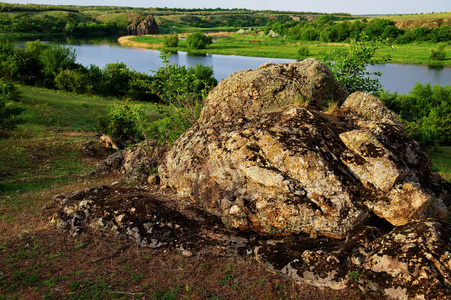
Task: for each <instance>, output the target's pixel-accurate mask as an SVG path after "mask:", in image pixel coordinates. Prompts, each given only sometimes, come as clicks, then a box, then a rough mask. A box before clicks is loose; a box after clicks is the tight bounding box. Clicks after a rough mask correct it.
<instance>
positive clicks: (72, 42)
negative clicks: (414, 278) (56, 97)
mask: <svg viewBox="0 0 451 300" xmlns="http://www.w3.org/2000/svg"><path fill="white" fill-rule="evenodd" d="M41 40H46V41H49V39H48V37H46V38H45V39H44V38H43V39H41ZM50 41H51V42H55V43H60V44H62V45H69V46H71V47H72V48H73V49H75V51H76V54H77V62H78V63H81V64H83V65H85V66H89V65H90V64H93V65H97V66H99V67H100V68H103V67H105V66H106V64H108V63H112V62H123V63H125V64H126V65H128V66H129V67H130V68H131V69H134V70H136V71H139V72H146V73H149V72H150V71H151V70H157V69H158V68H159V67H161V66H163V63H162V60H161V58H160V57H159V56H160V52H159V51H156V50H148V49H135V48H126V47H121V46H120V45H119V44H118V43H117V41H116V38H115V37H108V38H100V39H98V38H96V39H79V38H73V37H53V38H52V40H50ZM14 42H15V44H16V45H17V46H22V47H24V45H25V43H26V41H25V40H22V41H18V40H15V41H14ZM168 58H169V62H170V63H177V64H180V65H186V66H188V67H190V66H195V65H196V64H203V65H207V66H213V70H214V76H215V77H216V78H217V79H218V80H222V79H224V78H227V77H228V76H230V75H231V74H232V73H234V72H238V71H240V70H246V69H256V68H258V67H259V66H260V65H263V64H265V63H267V62H273V63H283V62H293V61H295V60H292V59H278V58H265V57H246V56H235V55H216V54H206V55H204V56H192V55H188V54H187V53H186V52H180V51H179V52H178V53H176V54H171V55H169V57H168ZM368 71H370V72H381V73H382V77H379V80H380V82H381V84H382V86H383V88H384V89H385V90H389V91H391V92H395V91H398V92H399V93H408V92H409V91H411V90H412V88H413V87H414V86H415V83H416V82H421V83H431V84H440V85H451V68H450V67H444V68H430V67H428V66H419V65H405V64H382V65H375V66H370V67H369V68H368Z"/></svg>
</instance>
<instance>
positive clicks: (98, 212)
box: [52, 185, 451, 299]
mask: <svg viewBox="0 0 451 300" xmlns="http://www.w3.org/2000/svg"><path fill="white" fill-rule="evenodd" d="M154 188H155V186H130V185H129V186H126V187H121V186H119V185H116V186H115V187H108V186H101V187H97V188H92V189H86V190H83V191H77V192H74V193H72V194H60V195H57V196H55V197H54V199H53V201H54V203H55V204H57V205H58V206H60V209H59V211H58V212H57V213H56V214H55V215H54V216H53V218H52V222H54V223H55V224H56V226H57V227H58V228H59V229H61V230H65V231H68V232H69V233H70V234H71V235H73V236H77V235H79V234H81V233H83V232H86V231H89V230H92V229H94V232H98V231H99V230H100V231H101V232H102V233H104V234H107V235H111V234H113V235H117V236H120V237H124V238H127V239H130V240H132V241H134V242H136V243H137V244H138V245H140V246H142V247H147V248H160V249H170V250H176V251H180V253H181V254H182V255H185V256H193V255H200V256H202V255H206V256H211V255H213V254H214V255H219V256H223V255H224V254H225V253H230V254H233V255H239V256H241V257H244V258H245V259H255V260H256V261H257V262H259V263H261V264H263V265H264V266H265V267H266V268H268V269H270V270H272V271H274V272H278V273H281V274H283V275H285V276H287V277H289V278H291V279H292V280H293V281H295V282H298V283H307V284H310V285H313V286H317V287H321V288H331V289H336V290H342V289H350V288H355V289H360V290H361V291H362V294H364V295H365V299H450V298H451V297H450V296H449V295H451V278H450V274H451V242H450V240H449V237H450V236H451V225H450V224H449V223H447V222H443V221H437V220H433V219H427V220H418V221H412V222H409V223H408V224H407V225H404V226H399V227H396V228H395V229H393V230H392V229H391V228H390V226H381V224H376V223H374V224H369V225H368V226H359V227H357V228H354V229H353V230H352V231H350V232H349V233H348V235H347V238H346V239H344V240H336V239H329V238H324V237H318V238H312V237H309V236H308V235H296V236H289V237H284V238H280V237H273V238H272V239H271V238H268V237H267V236H259V235H256V234H253V233H248V234H246V235H241V236H239V235H236V232H234V231H230V230H227V229H226V228H225V227H224V225H223V224H221V221H220V219H219V218H217V217H215V216H212V215H210V214H208V213H206V212H205V211H202V210H199V209H196V207H195V206H193V205H189V204H188V205H186V204H184V203H182V202H181V201H178V200H179V199H177V198H175V197H174V195H173V194H171V193H162V192H161V190H160V191H157V190H155V189H154ZM376 225H377V227H376ZM371 295H375V297H370V296H371ZM376 295H377V297H376ZM381 297H382V298H381Z"/></svg>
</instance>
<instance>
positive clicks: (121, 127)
mask: <svg viewBox="0 0 451 300" xmlns="http://www.w3.org/2000/svg"><path fill="white" fill-rule="evenodd" d="M143 114H145V112H144V110H143V109H142V108H140V107H139V106H138V105H136V104H130V103H128V102H125V103H118V104H116V105H113V106H110V107H109V108H108V112H107V114H106V116H103V117H100V118H99V127H100V128H99V129H100V131H102V132H106V133H108V134H110V135H112V136H114V137H116V138H118V139H119V140H121V141H123V142H127V141H130V142H132V143H133V142H139V141H142V140H143V135H142V133H141V132H140V130H139V128H138V126H137V124H136V119H137V116H142V115H143Z"/></svg>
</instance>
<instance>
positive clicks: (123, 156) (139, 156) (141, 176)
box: [95, 142, 167, 183]
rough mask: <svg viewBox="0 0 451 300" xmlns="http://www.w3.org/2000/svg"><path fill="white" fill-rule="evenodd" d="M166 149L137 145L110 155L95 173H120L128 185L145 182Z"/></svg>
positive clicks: (154, 145)
mask: <svg viewBox="0 0 451 300" xmlns="http://www.w3.org/2000/svg"><path fill="white" fill-rule="evenodd" d="M166 149H167V147H166V146H160V145H156V144H152V145H147V144H146V143H144V142H143V143H139V144H137V145H134V146H132V147H129V148H127V149H124V150H122V151H118V152H116V153H114V154H112V155H110V156H109V157H108V158H107V159H105V160H104V161H103V162H102V163H101V164H100V165H99V166H98V167H97V169H96V171H95V173H97V174H107V173H120V174H122V175H123V176H124V178H125V181H126V182H128V183H132V182H134V183H137V182H143V181H146V180H147V178H148V177H149V175H151V173H152V171H153V170H152V169H156V166H158V165H159V164H160V162H161V159H162V156H163V154H164V152H165V151H166Z"/></svg>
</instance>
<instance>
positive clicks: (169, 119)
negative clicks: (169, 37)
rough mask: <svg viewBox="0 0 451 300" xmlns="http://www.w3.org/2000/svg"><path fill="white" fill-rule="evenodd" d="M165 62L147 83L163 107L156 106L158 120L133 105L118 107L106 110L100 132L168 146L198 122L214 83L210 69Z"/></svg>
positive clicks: (129, 139) (134, 140)
mask: <svg viewBox="0 0 451 300" xmlns="http://www.w3.org/2000/svg"><path fill="white" fill-rule="evenodd" d="M162 58H163V61H164V62H165V63H166V65H165V66H164V67H160V68H159V69H158V70H157V71H156V72H155V75H154V76H153V78H152V80H150V81H149V82H148V83H149V84H150V86H151V90H150V92H151V93H153V94H156V95H158V96H159V98H160V100H161V101H162V102H163V103H165V104H166V105H161V104H159V105H157V112H158V113H159V117H158V118H156V117H152V116H150V115H149V114H147V113H146V112H145V111H144V110H143V109H141V108H140V107H139V106H138V105H137V104H129V103H126V104H120V105H115V106H114V107H112V108H110V110H109V112H108V114H107V115H106V116H105V117H103V118H101V119H100V127H101V130H103V131H105V132H108V133H109V134H111V135H113V136H114V137H116V138H119V139H121V140H123V141H127V140H128V141H132V142H138V141H141V140H143V139H144V140H146V142H147V144H150V142H149V140H153V141H155V142H157V143H158V144H160V145H161V144H169V145H172V144H173V143H174V142H175V140H176V139H177V138H178V137H179V136H180V135H181V134H182V133H183V132H185V131H186V130H187V129H188V128H190V127H191V126H192V125H193V124H194V123H195V122H196V121H197V119H198V117H199V115H200V111H201V109H202V105H203V99H204V97H205V96H206V95H207V93H208V92H209V91H210V90H211V88H213V86H214V85H216V84H217V81H216V79H215V78H214V77H213V70H212V68H211V67H207V66H203V65H196V67H190V68H188V69H186V68H185V66H179V65H177V64H172V65H169V64H168V60H167V58H166V56H165V55H164V54H163V55H162Z"/></svg>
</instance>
